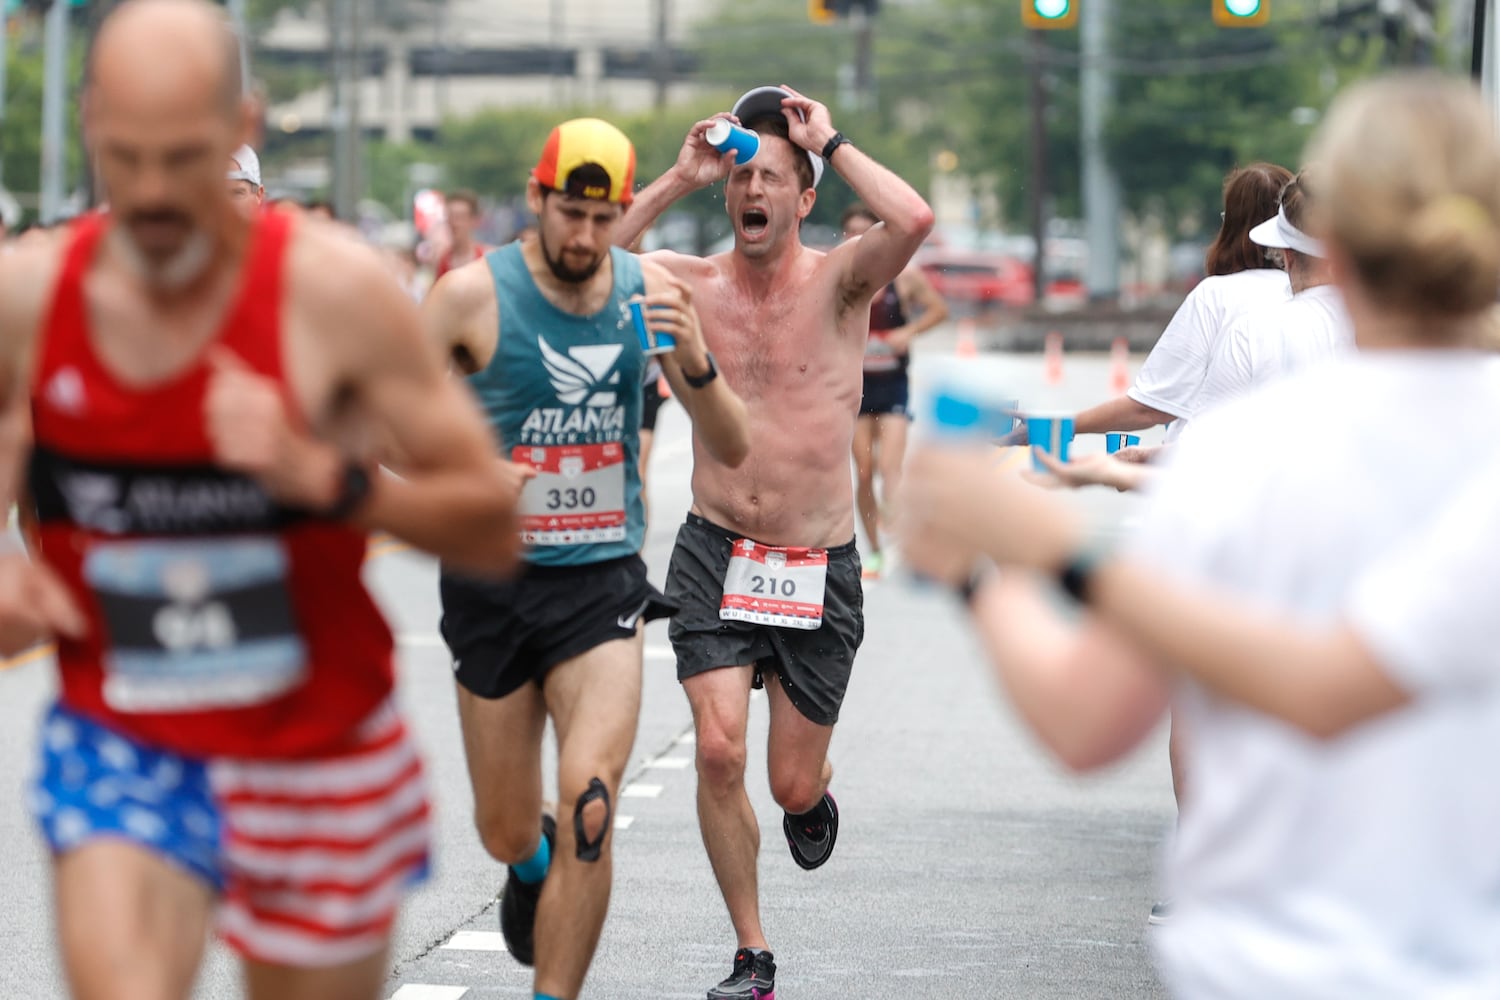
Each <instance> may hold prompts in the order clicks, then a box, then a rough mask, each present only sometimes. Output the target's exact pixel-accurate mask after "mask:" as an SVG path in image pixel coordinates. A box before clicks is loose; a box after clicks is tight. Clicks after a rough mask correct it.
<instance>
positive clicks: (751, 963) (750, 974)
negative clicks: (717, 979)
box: [708, 948, 776, 1000]
mask: <svg viewBox="0 0 1500 1000" xmlns="http://www.w3.org/2000/svg"><path fill="white" fill-rule="evenodd" d="M708 1000H776V959H775V958H774V957H773V956H772V955H771V953H770V952H769V951H759V950H754V951H752V950H751V949H749V948H741V949H740V950H739V951H737V952H735V953H734V971H733V972H731V973H730V974H729V978H728V979H726V980H724V981H723V982H722V983H720V984H719V985H718V986H715V987H714V988H713V989H711V990H709V991H708Z"/></svg>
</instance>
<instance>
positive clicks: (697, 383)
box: [682, 351, 719, 389]
mask: <svg viewBox="0 0 1500 1000" xmlns="http://www.w3.org/2000/svg"><path fill="white" fill-rule="evenodd" d="M703 356H704V357H706V358H708V371H706V372H704V373H703V374H702V375H689V374H688V371H687V369H686V368H684V369H683V370H682V377H683V378H684V379H685V380H686V381H687V384H688V385H690V386H692V387H693V388H694V389H701V388H703V387H704V386H706V385H708V383H710V382H712V381H713V380H714V379H716V378H718V377H719V366H718V365H716V364H714V355H713V352H712V351H704V352H703Z"/></svg>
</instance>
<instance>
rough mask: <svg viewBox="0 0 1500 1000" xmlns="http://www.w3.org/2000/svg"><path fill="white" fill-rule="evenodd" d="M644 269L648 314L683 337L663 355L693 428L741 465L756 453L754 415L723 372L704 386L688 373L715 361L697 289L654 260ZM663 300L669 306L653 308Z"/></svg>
mask: <svg viewBox="0 0 1500 1000" xmlns="http://www.w3.org/2000/svg"><path fill="white" fill-rule="evenodd" d="M641 270H642V273H643V274H644V276H645V279H646V291H647V293H648V296H647V300H646V301H647V305H648V308H647V311H646V315H647V317H648V318H649V320H650V321H651V322H652V323H654V324H662V325H661V326H660V327H659V329H660V330H661V331H662V332H665V333H669V334H671V335H672V336H673V337H675V338H676V340H677V348H676V350H674V351H672V352H671V353H670V354H663V355H662V356H661V368H662V374H664V375H666V377H667V381H668V382H669V383H671V386H672V394H673V395H674V396H676V397H677V399H679V400H680V401H681V402H682V405H683V408H684V409H686V410H687V412H688V416H689V417H691V418H692V421H693V433H695V434H696V435H698V438H699V440H701V441H702V442H703V445H704V447H705V448H707V449H708V453H709V454H710V455H712V456H713V458H714V460H715V461H717V462H719V463H721V464H723V465H727V466H729V467H730V468H735V467H737V466H739V465H740V463H742V462H744V460H745V456H746V455H748V454H749V453H750V415H749V412H748V411H747V410H746V409H745V403H744V401H743V400H741V399H740V397H739V396H737V395H735V392H734V389H733V388H731V387H730V385H729V383H728V381H726V380H725V378H724V376H723V375H722V374H720V375H719V376H717V377H716V378H714V380H713V381H712V382H710V383H708V385H705V386H703V387H702V388H696V387H694V386H692V385H690V384H689V383H688V381H687V377H686V376H687V375H693V376H703V375H706V374H707V373H708V366H709V360H708V348H707V347H706V346H705V345H704V343H703V330H702V327H701V325H700V324H699V322H698V311H697V310H696V309H695V308H694V307H693V304H692V291H691V289H690V288H689V286H688V285H686V284H685V283H683V282H682V281H679V280H678V279H677V278H675V277H673V276H672V275H671V274H670V273H669V272H668V271H667V270H666V269H665V268H663V267H662V266H661V265H659V264H657V263H655V262H654V261H649V260H648V261H643V262H642V268H641ZM658 302H659V303H661V304H662V305H663V306H665V307H666V308H659V309H652V308H650V305H651V304H653V303H658Z"/></svg>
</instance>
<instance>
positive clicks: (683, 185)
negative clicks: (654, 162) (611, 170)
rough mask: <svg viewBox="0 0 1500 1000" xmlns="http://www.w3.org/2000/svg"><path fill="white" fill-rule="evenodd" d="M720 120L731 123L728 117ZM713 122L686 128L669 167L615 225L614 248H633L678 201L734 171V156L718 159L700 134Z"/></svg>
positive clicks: (718, 156) (638, 195)
mask: <svg viewBox="0 0 1500 1000" xmlns="http://www.w3.org/2000/svg"><path fill="white" fill-rule="evenodd" d="M724 117H730V120H731V121H732V120H734V119H733V118H732V117H731V116H728V115H726V116H724ZM715 121H716V119H714V118H706V119H704V120H703V121H701V122H698V123H697V124H695V125H694V126H693V127H692V128H691V129H689V130H688V134H687V138H686V139H685V140H684V141H683V143H682V149H681V150H680V151H679V152H678V153H677V161H676V162H675V163H673V164H672V168H671V169H670V170H668V171H667V172H666V173H664V174H662V175H661V176H660V177H658V178H657V179H656V180H654V181H652V182H651V183H650V184H648V185H646V187H645V188H643V189H642V190H641V191H640V192H639V193H638V194H637V195H636V196H635V199H634V200H633V201H632V202H631V203H630V208H629V209H627V210H626V212H625V215H624V217H623V218H621V219H620V221H618V222H616V223H615V231H614V244H615V246H617V247H631V246H634V245H635V241H636V240H638V239H640V238H641V236H642V235H643V234H644V233H645V232H646V230H648V229H650V228H651V226H652V225H653V224H654V223H655V222H656V220H657V219H659V218H661V214H662V213H663V212H665V211H666V210H667V209H669V208H671V207H672V206H673V205H674V204H676V203H677V201H678V200H679V199H681V198H685V197H687V196H688V195H690V194H692V193H693V192H694V191H697V190H699V189H701V188H706V187H708V186H709V185H710V184H713V183H714V182H716V181H721V180H723V179H724V178H725V177H728V176H729V171H730V170H732V169H733V168H734V162H735V156H734V155H730V156H720V155H719V151H718V150H717V149H714V148H713V147H712V146H710V145H709V144H708V140H707V139H706V138H704V133H705V132H707V131H708V130H709V128H710V127H711V126H712V125H713V123H714V122H715Z"/></svg>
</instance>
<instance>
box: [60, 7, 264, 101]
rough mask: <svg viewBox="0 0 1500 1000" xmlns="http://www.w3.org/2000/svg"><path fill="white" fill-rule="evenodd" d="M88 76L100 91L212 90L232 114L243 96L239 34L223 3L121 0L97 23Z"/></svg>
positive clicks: (201, 93) (202, 93) (203, 93)
mask: <svg viewBox="0 0 1500 1000" xmlns="http://www.w3.org/2000/svg"><path fill="white" fill-rule="evenodd" d="M88 82H89V84H90V86H91V89H95V90H100V91H102V92H103V94H104V95H106V97H107V96H109V95H113V94H115V93H116V92H117V91H121V90H125V91H130V92H132V93H134V92H138V91H146V92H150V93H155V94H162V95H165V94H171V93H173V92H174V91H175V93H176V95H177V96H178V97H179V98H181V97H182V96H184V95H193V96H198V97H202V96H206V95H215V96H217V97H218V99H219V100H220V102H221V103H222V106H223V108H224V110H225V111H226V112H227V113H231V114H233V113H235V112H237V111H238V110H239V106H240V100H241V98H242V97H243V88H242V83H241V68H240V46H239V39H238V37H237V36H236V35H235V32H234V25H233V23H232V22H231V21H230V20H229V18H228V16H227V15H226V14H225V12H224V9H223V8H221V7H218V6H216V5H214V4H212V3H208V2H206V0H126V2H125V3H122V4H120V5H119V6H117V7H115V8H114V10H112V11H111V12H110V13H109V16H107V17H106V18H105V19H104V23H103V24H102V25H100V27H99V33H98V35H97V36H96V38H95V40H94V45H93V49H92V50H91V51H90V54H89V69H88ZM181 88H190V89H181Z"/></svg>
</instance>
